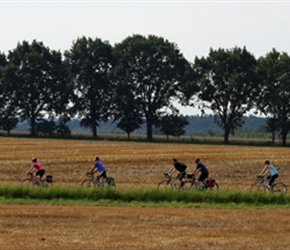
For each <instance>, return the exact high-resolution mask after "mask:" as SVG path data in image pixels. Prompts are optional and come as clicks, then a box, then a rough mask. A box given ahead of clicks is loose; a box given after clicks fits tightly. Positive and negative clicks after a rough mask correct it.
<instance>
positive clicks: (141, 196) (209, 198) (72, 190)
mask: <svg viewBox="0 0 290 250" xmlns="http://www.w3.org/2000/svg"><path fill="white" fill-rule="evenodd" d="M0 202H1V203H19V204H39V203H51V204H88V203H89V204H112V205H122V204H139V205H142V204H143V205H155V206H164V205H166V206H169V205H171V206H180V205H183V206H184V205H192V206H193V205H194V206H196V205H203V206H204V205H207V206H226V207H234V206H251V207H252V206H254V207H258V206H272V207H281V206H283V207H289V204H290V194H283V193H275V194H272V193H259V192H243V191H210V190H207V191H202V190H160V189H140V188H130V189H115V188H94V189H85V188H81V187H22V186H20V185H14V186H13V185H2V186H0Z"/></svg>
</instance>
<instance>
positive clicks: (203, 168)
mask: <svg viewBox="0 0 290 250" xmlns="http://www.w3.org/2000/svg"><path fill="white" fill-rule="evenodd" d="M195 163H196V168H195V170H194V171H193V172H192V173H191V174H192V175H194V174H196V173H198V172H201V174H200V176H199V177H198V181H199V182H200V187H203V185H205V182H204V180H205V179H206V178H208V175H209V171H208V169H207V168H206V166H205V165H204V164H203V163H201V161H200V158H196V159H195Z"/></svg>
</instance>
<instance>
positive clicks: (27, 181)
mask: <svg viewBox="0 0 290 250" xmlns="http://www.w3.org/2000/svg"><path fill="white" fill-rule="evenodd" d="M21 185H22V186H26V187H33V186H34V184H33V182H32V180H31V179H30V178H27V179H24V180H23V181H21Z"/></svg>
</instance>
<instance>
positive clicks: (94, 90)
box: [0, 35, 290, 146]
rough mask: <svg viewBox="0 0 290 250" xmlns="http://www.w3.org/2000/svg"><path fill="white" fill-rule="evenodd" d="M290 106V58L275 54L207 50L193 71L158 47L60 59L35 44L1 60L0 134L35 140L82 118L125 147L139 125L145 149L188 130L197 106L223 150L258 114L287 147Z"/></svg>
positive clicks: (117, 48) (107, 49) (70, 53)
mask: <svg viewBox="0 0 290 250" xmlns="http://www.w3.org/2000/svg"><path fill="white" fill-rule="evenodd" d="M289 96H290V57H289V55H288V54H287V53H286V52H278V51H276V50H275V49H272V51H270V52H269V53H267V54H266V55H265V56H262V57H260V58H255V56H254V55H253V54H252V53H250V52H249V51H248V50H247V49H246V47H243V48H239V47H234V48H231V49H223V48H219V49H217V50H214V49H212V48H210V50H209V54H208V56H203V57H200V58H199V57H195V59H194V61H193V62H189V61H188V60H186V59H185V57H184V56H183V55H182V53H181V52H180V50H179V49H178V46H177V45H176V44H174V43H170V42H169V41H168V40H166V39H164V38H162V37H157V36H154V35H149V36H147V37H145V36H142V35H132V36H129V37H127V38H125V39H124V40H123V41H121V42H120V43H117V44H115V45H111V44H110V43H109V42H108V41H103V40H101V39H100V38H94V39H93V38H89V37H80V38H77V40H75V41H73V43H72V46H71V48H70V49H68V50H66V51H65V52H63V53H61V52H60V51H55V50H51V49H50V48H49V47H47V46H45V45H44V44H43V43H42V42H39V41H36V40H33V41H32V42H31V43H29V42H27V41H23V42H21V43H20V42H19V43H18V44H17V47H16V48H14V49H13V50H10V51H9V52H8V54H7V55H6V54H4V53H1V52H0V128H1V129H2V130H5V131H7V132H9V131H11V130H12V129H13V128H15V127H16V125H17V124H18V122H20V121H24V120H25V121H28V123H29V126H30V133H31V136H36V135H37V133H38V131H41V130H42V131H43V130H45V129H46V128H47V127H49V126H48V125H49V122H52V121H53V120H54V119H55V118H57V120H58V124H57V125H54V128H53V130H55V131H57V133H59V134H61V135H63V134H66V133H68V132H69V131H68V127H67V125H66V124H67V122H68V121H69V120H70V119H72V118H76V117H77V118H78V119H80V125H81V126H83V127H86V128H89V129H90V130H91V132H92V136H93V138H97V128H98V126H99V124H100V122H103V121H108V120H113V121H114V122H115V123H116V124H117V127H118V128H120V129H121V130H123V131H125V132H126V133H127V135H128V137H129V138H130V134H131V133H132V132H133V131H135V130H136V129H138V128H140V126H141V125H142V124H143V123H145V124H146V135H147V140H148V141H151V140H152V139H153V129H154V128H155V127H158V128H160V130H161V131H163V133H164V134H165V135H168V136H169V135H174V136H179V135H182V134H183V133H184V128H185V126H186V125H187V124H188V121H187V120H186V117H185V116H183V115H181V114H180V111H179V110H178V109H177V108H176V107H175V106H174V103H176V102H178V103H180V104H182V105H192V106H194V105H195V106H196V105H198V106H199V108H200V109H201V111H202V113H203V114H206V112H207V110H211V113H213V115H214V122H215V124H216V125H218V126H219V127H220V128H221V129H222V130H223V131H224V142H225V143H228V142H229V136H230V134H231V133H234V132H235V131H236V130H237V129H238V128H240V127H241V126H242V125H243V119H242V118H243V116H244V115H245V114H246V113H247V112H248V111H250V110H253V109H255V110H256V111H257V112H260V113H262V114H264V115H266V116H267V127H268V128H269V129H270V130H271V131H272V132H273V133H274V134H275V133H276V132H277V131H278V132H279V133H280V135H281V140H282V145H284V146H286V140H287V134H288V131H289V127H290V120H289V119H290V101H289ZM50 127H51V126H50Z"/></svg>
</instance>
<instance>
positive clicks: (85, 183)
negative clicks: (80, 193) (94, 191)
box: [82, 179, 96, 188]
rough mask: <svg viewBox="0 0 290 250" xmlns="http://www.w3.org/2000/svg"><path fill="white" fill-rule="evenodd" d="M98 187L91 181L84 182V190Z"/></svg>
mask: <svg viewBox="0 0 290 250" xmlns="http://www.w3.org/2000/svg"><path fill="white" fill-rule="evenodd" d="M95 186H96V185H95V183H94V182H93V181H92V180H91V179H86V180H84V181H83V182H82V187H84V188H94V187H95Z"/></svg>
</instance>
